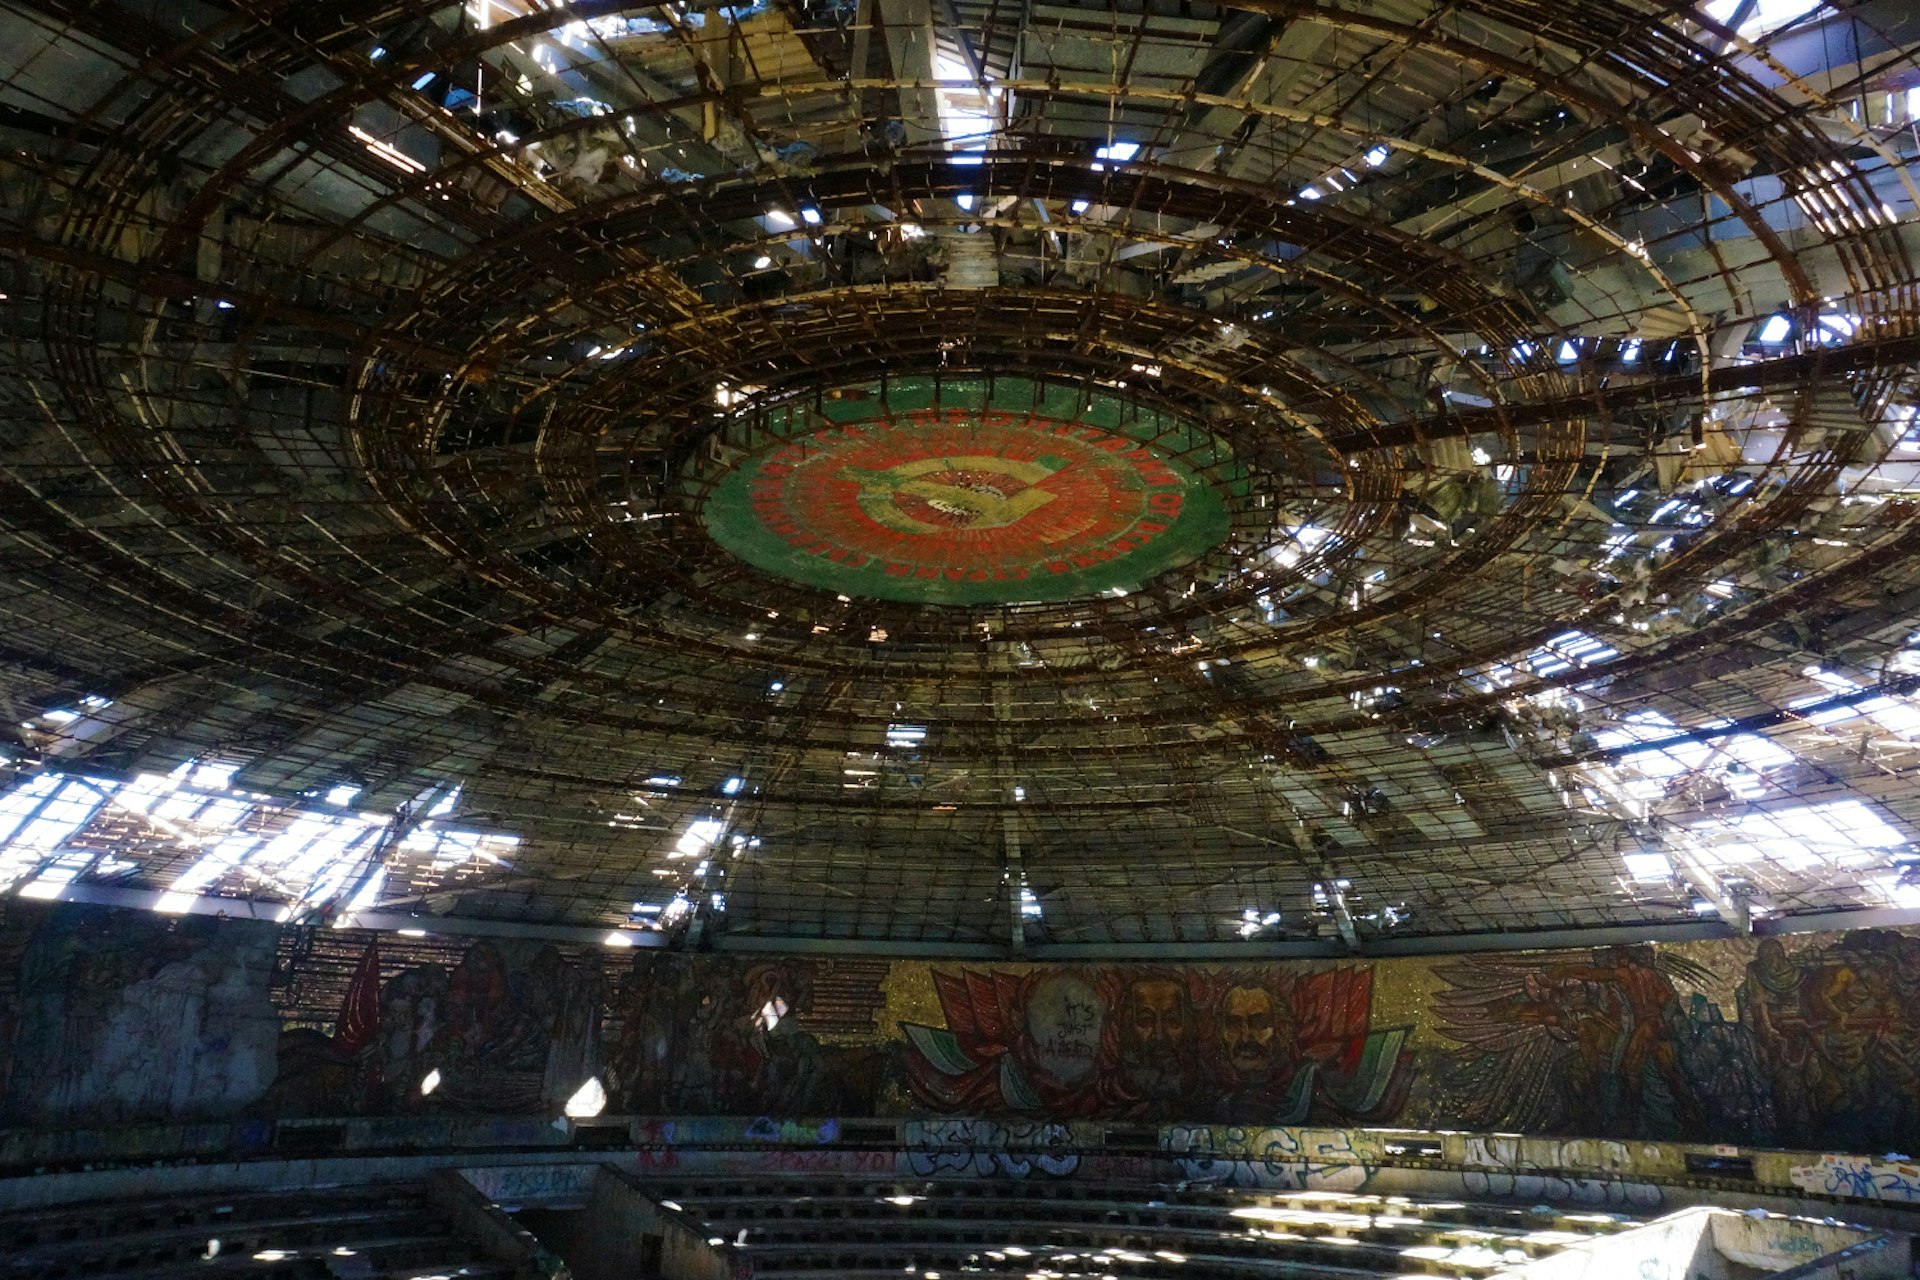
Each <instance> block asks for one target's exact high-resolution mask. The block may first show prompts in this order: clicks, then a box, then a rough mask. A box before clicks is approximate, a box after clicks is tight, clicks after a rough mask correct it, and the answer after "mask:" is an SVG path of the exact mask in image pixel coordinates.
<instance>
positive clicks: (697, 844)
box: [668, 818, 727, 858]
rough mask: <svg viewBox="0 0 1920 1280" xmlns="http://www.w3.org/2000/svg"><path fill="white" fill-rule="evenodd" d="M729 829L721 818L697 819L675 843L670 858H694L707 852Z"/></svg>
mask: <svg viewBox="0 0 1920 1280" xmlns="http://www.w3.org/2000/svg"><path fill="white" fill-rule="evenodd" d="M726 829H727V824H726V823H725V822H723V821H721V820H720V819H719V818H696V819H694V820H693V821H692V822H691V823H689V824H688V825H687V829H686V830H685V831H684V832H682V833H681V835H680V838H679V839H678V840H676V841H675V842H674V845H673V852H672V853H671V854H669V855H668V856H669V857H674V858H692V857H697V856H699V855H700V854H702V853H704V852H706V850H707V847H708V846H709V845H711V844H712V843H713V842H714V841H716V840H718V839H719V838H720V836H721V833H723V832H724V831H725V830H726Z"/></svg>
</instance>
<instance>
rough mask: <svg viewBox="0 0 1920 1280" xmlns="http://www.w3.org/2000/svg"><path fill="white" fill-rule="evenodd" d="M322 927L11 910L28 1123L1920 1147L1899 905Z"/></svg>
mask: <svg viewBox="0 0 1920 1280" xmlns="http://www.w3.org/2000/svg"><path fill="white" fill-rule="evenodd" d="M322 933H323V935H324V940H325V941H326V942H327V943H328V944H329V946H331V947H332V950H331V952H329V953H328V954H329V955H330V956H331V957H332V959H331V960H330V961H328V963H330V964H331V965H332V966H333V968H332V974H333V976H332V978H331V979H329V980H327V981H320V980H319V976H317V975H318V971H319V969H320V968H321V967H322V959H323V957H322V956H321V954H320V953H319V952H317V951H314V950H311V949H310V948H311V945H312V942H313V939H312V938H311V937H305V938H303V937H301V936H299V935H295V934H291V933H288V932H285V931H281V930H277V929H275V928H273V927H272V926H267V925H259V924H252V923H243V922H221V921H212V920H205V919H174V918H169V917H163V916H154V915H147V914H141V913H114V912H107V911H104V910H101V909H97V908H79V907H51V908H48V907H30V906H26V905H23V904H18V903H13V904H8V905H7V907H6V910H5V915H4V918H0V1097H4V1099H5V1102H4V1112H0V1119H4V1120H5V1121H6V1122H7V1123H12V1124H73V1123H82V1122H86V1123H95V1122H98V1123H119V1122H127V1121H135V1120H153V1119H165V1118H180V1119H199V1118H212V1117H235V1116H248V1115H262V1116H302V1115H306V1116H321V1115H356V1114H359V1115H366V1114H375V1115H377V1114H416V1113H433V1112H442V1113H461V1112H466V1113H490V1114H500V1113H507V1114H526V1115H547V1116H555V1115H558V1114H559V1113H560V1111H561V1109H562V1108H563V1107H564V1106H565V1104H566V1102H567V1100H568V1099H569V1098H571V1097H573V1096H574V1095H575V1093H576V1092H577V1091H578V1090H579V1089H580V1088H581V1087H582V1085H583V1084H584V1083H585V1082H587V1081H589V1080H595V1081H598V1082H600V1085H601V1087H602V1089H603V1090H604V1093H605V1097H606V1106H607V1110H608V1111H609V1112H613V1113H629V1114H638V1115H695V1114H708V1115H771V1116H786V1117H807V1116H812V1117H822V1116H921V1117H927V1118H929V1120H931V1119H933V1118H937V1117H942V1116H951V1117H969V1116H972V1117H997V1118H999V1120H1000V1121H1002V1122H1004V1123H1009V1124H1011V1123H1016V1122H1018V1123H1058V1122H1069V1121H1073V1120H1077V1119H1087V1120H1146V1121H1180V1122H1188V1123H1192V1124H1197V1125H1223V1124H1224V1125H1231V1126H1249V1125H1266V1126H1277V1125H1302V1124H1307V1125H1328V1126H1340V1125H1369V1124H1371V1125H1400V1126H1413V1127H1425V1128H1452V1129H1462V1130H1470V1131H1479V1132H1489V1131H1492V1132H1507V1133H1530V1134H1545V1135H1567V1136H1580V1137H1593V1138H1605V1139H1616V1140H1631V1139H1672V1140H1682V1141H1685V1140H1694V1141H1699V1140H1709V1139H1710V1140H1712V1141H1715V1142H1722V1143H1724V1142H1738V1143H1743V1144H1750V1145H1758V1146H1784V1147H1791V1148H1798V1149H1810V1150H1815V1151H1821V1150H1824V1151H1849V1150H1852V1151H1872V1152H1881V1151H1889V1150H1891V1151H1896V1152H1897V1151H1902V1150H1913V1149H1915V1147H1916V1146H1920V936H1915V935H1913V934H1909V933H1904V932H1899V931H1894V930H1885V929H1872V930H1857V931H1853V932H1849V933H1844V934H1818V935H1803V936H1792V937H1780V938H1766V939H1760V940H1757V941H1740V942H1733V941H1726V942H1712V943H1691V944H1680V945H1675V946H1659V947H1655V946H1627V947H1609V948H1600V949H1595V950H1591V951H1558V952H1530V953H1513V954H1501V955H1494V954H1482V955H1474V956H1458V957H1444V958H1436V959H1431V960H1429V959H1420V960H1413V959H1405V960H1381V961H1373V962H1368V961H1363V960H1357V959H1356V960H1351V961H1346V962H1340V963H1326V962H1270V963H1259V964H1251V963H1250V964H1238V965H1223V964H1207V965H1179V966H1173V965H1140V964H1109V965H1067V964H1058V965H1013V964H1008V965H990V964H967V963H957V962H955V963H947V962H938V961H935V962H924V961H885V960H879V959H862V958H854V957H831V958H828V957H821V958H805V959H802V958H756V957H750V956H736V955H711V954H684V953H675V952H661V951H648V950H641V951H635V952H631V953H616V952H609V951H606V950H605V949H602V948H584V949H565V948H558V947H555V946H552V945H548V944H541V943H531V942H523V941H513V940H505V939H488V940H481V941H474V942H465V943H463V942H459V941H457V940H452V939H439V940H434V941H432V942H430V943H424V942H423V943H419V944H416V945H413V946H411V947H404V946H403V945H402V944H403V943H404V941H405V940H399V939H393V938H391V937H389V938H384V939H383V938H376V937H374V936H372V935H359V934H351V933H345V932H342V931H338V930H328V931H322ZM1235 1131H1238V1130H1235ZM1901 1158H1904V1157H1901Z"/></svg>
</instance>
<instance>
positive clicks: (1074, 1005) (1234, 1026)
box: [901, 966, 1412, 1124]
mask: <svg viewBox="0 0 1920 1280" xmlns="http://www.w3.org/2000/svg"><path fill="white" fill-rule="evenodd" d="M933 983H934V988H935V990H936V991H937V992H938V993H939V999H940V1007H941V1011H942V1012H943V1014H944V1015H945V1018H946V1025H945V1026H944V1027H935V1026H927V1025H922V1024H918V1023H911V1022H908V1023H903V1024H902V1027H901V1030H902V1031H903V1032H904V1033H905V1035H906V1038H907V1045H908V1048H907V1070H908V1073H909V1077H910V1079H911V1081H912V1085H913V1090H914V1095H915V1097H916V1098H918V1099H919V1100H920V1102H921V1103H923V1104H924V1105H926V1106H928V1107H930V1108H932V1109H934V1110H937V1111H949V1112H988V1113H994V1114H1001V1113H1006V1112H1024V1113H1029V1114H1035V1115H1046V1116H1052V1117H1056V1118H1059V1119H1077V1118H1081V1117H1090V1116H1099V1117H1104V1118H1113V1119H1120V1118H1173V1117H1184V1118H1199V1119H1213V1118H1218V1119H1221V1120H1235V1119H1247V1120H1267V1121H1271V1122H1275V1123H1284V1124H1293V1123H1298V1122H1300V1121H1302V1120H1305V1119H1307V1118H1309V1117H1310V1116H1311V1117H1313V1118H1315V1119H1317V1120H1364V1119H1369V1118H1377V1117H1384V1116H1391V1115H1393V1114H1395V1113H1396V1112H1397V1111H1398V1110H1399V1107H1400V1105H1401V1103H1402V1102H1403V1101H1404V1099H1405V1096H1406V1091H1407V1088H1408V1086H1409V1084H1410V1082H1411V1076H1412V1072H1411V1067H1412V1063H1411V1061H1410V1060H1409V1059H1408V1058H1407V1056H1406V1055H1405V1053H1404V1049H1405V1047H1406V1037H1407V1029H1406V1028H1403V1027H1396V1028H1391V1029H1384V1030H1378V1029H1375V1028H1374V1027H1373V1026H1372V1025H1371V1016H1372V1012H1371V1011H1372V991H1373V974H1372V971H1371V970H1370V969H1368V968H1364V967H1359V966H1350V967H1343V968H1337V969H1331V970H1327V971H1325V972H1319V973H1306V974H1293V973H1287V972H1283V971H1280V970H1277V969H1276V968H1274V967H1273V966H1266V967H1263V968H1254V967H1245V968H1228V967H1221V966H1206V967H1200V966H1186V967H1182V968H1177V969H1176V968H1150V969H1149V968H1128V967H1124V966H1107V967H1102V968H1093V969H1085V970H1083V969H1073V968H1064V967H1063V968H1051V969H1032V970H1028V971H1027V972H1024V973H1008V972H1004V971H990V972H982V971H978V970H963V971H960V972H957V973H954V972H947V971H943V970H938V969H936V970H935V971H934V974H933Z"/></svg>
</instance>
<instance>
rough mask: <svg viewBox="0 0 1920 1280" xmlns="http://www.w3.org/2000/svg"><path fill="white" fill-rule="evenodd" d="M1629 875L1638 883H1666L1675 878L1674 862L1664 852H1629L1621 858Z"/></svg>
mask: <svg viewBox="0 0 1920 1280" xmlns="http://www.w3.org/2000/svg"><path fill="white" fill-rule="evenodd" d="M1620 860H1621V861H1622V862H1624V863H1625V864H1626V867H1627V875H1628V876H1629V877H1630V878H1632V879H1633V880H1634V881H1635V882H1636V883H1638V884H1656V883H1660V884H1664V883H1665V882H1667V881H1669V880H1671V879H1673V863H1672V862H1671V861H1669V860H1668V858H1667V855H1666V854H1664V853H1654V852H1645V853H1629V854H1626V855H1624V856H1623V857H1622V858H1621V859H1620Z"/></svg>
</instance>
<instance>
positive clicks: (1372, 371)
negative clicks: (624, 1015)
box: [0, 0, 1920, 955]
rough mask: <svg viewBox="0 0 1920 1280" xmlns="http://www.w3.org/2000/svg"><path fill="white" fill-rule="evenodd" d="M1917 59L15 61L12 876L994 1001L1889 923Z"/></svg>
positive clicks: (1016, 49) (756, 26) (1, 820)
mask: <svg viewBox="0 0 1920 1280" xmlns="http://www.w3.org/2000/svg"><path fill="white" fill-rule="evenodd" d="M1916 48H1920V14H1916V12H1915V11H1914V10H1913V9H1912V8H1911V6H1909V5H1907V4H1905V3H1903V2H1901V0H1880V2H1877V3H1876V2H1869V3H1862V4H1857V5H1852V4H1846V5H1842V4H1832V5H1820V4H1816V3H1813V2H1812V0H1712V2H1711V3H1704V4H1700V5H1697V6H1694V5H1686V4H1678V5H1676V4H1668V3H1654V2H1653V0H1586V2H1584V3H1580V4H1564V3H1563V4H1545V3H1534V2H1532V0H1457V2H1454V0H1450V2H1447V3H1432V2H1430V0H1330V2H1326V3H1304V2H1298V3H1296V2H1294V0H1246V3H1244V4H1242V5H1240V6H1238V7H1234V6H1223V5H1208V4H1194V3H1173V2H1171V0H1124V2H1122V0H1110V2H1109V3H1103V4H1097V5H1096V4H1082V3H1052V2H1049V3H1038V2H1035V3H1029V4H1026V5H1023V6H1008V5H1004V4H1001V3H999V2H998V0H937V2H933V0H754V2H753V3H749V4H743V5H739V6H734V7H720V6H707V7H700V6H697V5H680V4H667V5H659V6H631V5H619V4H612V3H601V2H598V0H574V2H573V3H568V4H558V3H555V4H545V3H540V2H539V0H472V2H471V3H467V4H465V5H442V4H417V3H408V2H406V0H383V2H382V3H378V4H365V3H342V4H329V5H226V4H199V3H195V4H186V5H181V4H176V3H166V4H158V3H135V2H132V0H128V2H126V3H120V4H84V5H83V4H77V3H61V2H55V3H36V4H33V5H30V6H28V5H15V6H0V50H4V51H5V52H4V53H3V54H0V63H4V72H5V74H4V89H0V135H4V142H5V149H4V155H0V219H4V223H3V225H0V254H3V255H4V257H3V258H0V266H4V277H3V278H0V292H4V294H5V295H6V297H5V300H4V301H0V325H3V326H4V331H3V332H4V339H5V344H6V345H5V347H4V350H5V353H6V354H5V357H4V361H0V397H4V400H3V401H0V403H3V404H4V409H5V411H4V414H0V433H4V434H0V442H3V443H0V449H3V452H0V462H3V463H4V469H3V470H0V531H4V540H3V541H0V556H4V558H5V563H6V566H7V572H6V573H5V574H4V575H0V694H3V695H4V696H5V698H6V699H7V702H8V704H9V706H10V707H11V708H12V711H11V714H10V715H9V716H8V717H7V719H8V722H9V723H10V724H14V725H16V726H17V727H16V728H15V729H13V730H11V731H10V732H11V733H12V734H13V735H14V738H15V739H16V740H15V741H14V742H13V743H12V744H11V745H7V744H5V743H0V757H3V758H4V759H5V760H6V761H7V765H6V767H7V769H8V770H9V771H10V779H11V780H10V782H9V784H8V785H9V786H10V787H11V790H10V791H8V792H6V793H5V794H4V795H0V838H4V840H5V843H4V844H0V881H4V882H6V883H9V884H11V885H13V886H14V887H15V888H17V889H19V890H21V891H23V892H28V893H35V894H38V895H39V896H50V897H51V896H68V897H81V898H89V897H90V898H93V899H95V900H128V901H133V900H143V901H145V900H151V898H152V895H153V894H155V893H165V894H167V895H168V898H167V899H166V900H165V901H166V902H169V903H171V904H173V907H174V909H227V907H229V906H231V907H234V909H238V907H237V905H236V904H235V903H234V902H233V901H231V900H237V899H249V900H252V901H254V902H257V903H262V904H265V906H266V908H268V909H273V910H278V911H281V912H284V913H287V914H291V915H293V916H296V917H298V918H302V919H317V918H322V917H330V916H337V914H338V913H340V912H342V911H357V912H359V913H362V914H363V915H365V916H366V918H368V919H373V918H376V917H378V918H381V919H388V918H397V917H398V916H401V915H405V914H408V913H415V914H418V915H421V916H441V917H447V918H451V919H465V920H491V921H497V922H501V924H502V927H508V926H511V927H515V928H536V927H549V928H562V929H575V930H586V931H592V932H591V936H598V935H599V934H600V933H605V932H607V931H609V930H612V931H614V932H615V934H616V936H617V940H620V941H627V942H637V943H641V944H648V943H654V942H662V941H669V940H671V941H675V942H680V943H684V944H689V945H722V946H766V947H781V946H808V945H814V944H816V943H822V944H824V941H832V940H839V941H841V942H850V943H855V944H859V945H867V946H872V947H882V948H884V947H887V946H902V947H915V948H919V949H922V950H925V949H928V948H939V947H946V948H949V949H951V950H953V951H955V952H956V953H961V952H977V953H979V954H1007V953H1025V954H1034V955H1042V954H1056V955H1071V954H1093V953H1094V952H1096V951H1103V950H1104V953H1105V954H1115V955H1118V954H1128V951H1127V949H1128V948H1129V947H1132V948H1137V949H1141V950H1143V951H1151V952H1154V953H1157V954H1171V953H1170V952H1168V951H1167V950H1166V948H1169V947H1176V948H1177V947H1181V946H1184V947H1185V948H1186V951H1187V953H1188V954H1202V953H1205V952H1207V951H1208V949H1209V948H1211V949H1213V951H1215V952H1224V953H1238V952H1240V951H1246V952H1249V953H1252V952H1256V951H1261V950H1263V949H1264V950H1265V951H1267V952H1275V951H1284V950H1287V949H1289V948H1293V949H1296V950H1307V951H1313V950H1322V951H1328V950H1333V951H1337V950H1346V949H1354V948H1358V949H1372V950H1387V949H1392V948H1394V947H1396V946H1418V945H1445V944H1447V940H1449V939H1452V940H1454V941H1455V942H1457V943H1460V944H1461V945H1465V942H1466V941H1469V940H1474V939H1478V940H1480V941H1483V942H1484V941H1486V940H1487V939H1488V938H1489V937H1490V936H1492V935H1496V934H1498V935H1506V936H1517V935H1526V936H1536V937H1537V936H1544V935H1539V934H1530V933H1528V931H1537V930H1548V929H1552V930H1563V931H1564V930H1579V929H1595V928H1607V927H1614V926H1631V927H1634V928H1640V929H1645V928H1651V927H1653V926H1662V927H1668V926H1671V927H1672V928H1673V929H1685V928H1696V929H1698V928H1712V929H1724V930H1743V929H1748V928H1784V927H1793V925H1794V923H1795V922H1800V923H1810V922H1813V921H1815V920H1818V919H1822V918H1825V917H1823V916H1822V914H1821V913H1830V912H1832V911H1835V910H1841V909H1856V908H1867V909H1878V910H1909V909H1913V908H1916V907H1920V886H1916V885H1915V884H1914V883H1911V882H1910V881H1911V877H1910V876H1909V873H1908V867H1909V865H1910V863H1911V862H1912V860H1913V859H1914V857H1915V852H1914V847H1913V845H1912V843H1911V841H1912V840H1913V839H1914V838H1915V834H1916V832H1917V831H1920V828H1916V826H1915V824H1916V823H1917V822H1920V792H1917V791H1916V789H1915V787H1914V785H1913V775H1912V770H1913V768H1914V766H1915V764H1916V760H1917V758H1920V707H1916V706H1915V705H1914V704H1913V702H1912V700H1911V695H1912V694H1913V693H1914V691H1915V689H1916V687H1920V651H1917V650H1915V649H1914V648H1912V647H1910V646H1911V645H1912V644H1913V643H1920V640H1916V638H1914V637H1911V636H1910V632H1912V631H1913V628H1914V626H1915V622H1914V613H1915V606H1916V604H1920V573H1916V562H1915V559H1914V556H1915V552H1916V551H1920V524H1916V517H1917V516H1920V505H1916V502H1915V497H1916V492H1917V491H1920V420H1917V418H1916V403H1917V401H1916V386H1915V383H1916V375H1915V369H1916V360H1920V300H1917V299H1916V294H1915V283H1916V270H1915V264H1914V251H1915V248H1916V236H1915V222H1914V219H1915V214H1916V197H1917V196H1920V192H1916V188H1915V185H1914V178H1915V176H1916V175H1915V169H1914V163H1913V162H1914V157H1915V154H1916V152H1917V151H1920V145H1917V144H1916V133H1915V127H1914V115H1915V111H1916V108H1920V63H1917V62H1916V57H1915V50H1916ZM63 806H64V807H63ZM142 894H146V895H147V897H146V898H144V899H142V898H140V895H142ZM382 913H385V914H384V915H383V914H382ZM582 936H588V935H587V934H583V935H582ZM1589 936H1598V935H1589Z"/></svg>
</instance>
